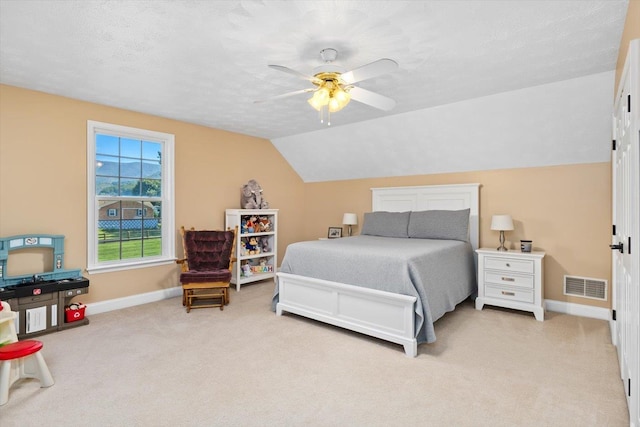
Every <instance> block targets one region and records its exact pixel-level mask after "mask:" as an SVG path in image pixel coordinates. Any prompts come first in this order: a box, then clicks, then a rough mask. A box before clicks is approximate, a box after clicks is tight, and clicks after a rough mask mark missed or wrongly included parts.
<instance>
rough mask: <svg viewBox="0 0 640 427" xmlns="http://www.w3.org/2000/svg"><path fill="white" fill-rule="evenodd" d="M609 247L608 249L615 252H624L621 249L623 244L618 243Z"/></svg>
mask: <svg viewBox="0 0 640 427" xmlns="http://www.w3.org/2000/svg"><path fill="white" fill-rule="evenodd" d="M609 247H610V248H611V249H612V250H615V249H617V250H619V251H620V253H623V252H624V249H623V247H624V243H618V244H617V245H609Z"/></svg>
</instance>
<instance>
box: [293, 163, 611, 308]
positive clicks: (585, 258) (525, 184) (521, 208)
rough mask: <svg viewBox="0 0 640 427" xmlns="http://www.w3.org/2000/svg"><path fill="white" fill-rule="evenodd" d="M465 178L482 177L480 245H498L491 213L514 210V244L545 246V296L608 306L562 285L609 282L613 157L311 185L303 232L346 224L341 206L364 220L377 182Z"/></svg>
mask: <svg viewBox="0 0 640 427" xmlns="http://www.w3.org/2000/svg"><path fill="white" fill-rule="evenodd" d="M462 183H480V184H481V188H480V245H481V246H486V247H498V245H499V241H498V238H499V235H498V232H497V231H491V230H490V224H491V216H492V215H493V214H501V213H507V214H511V215H512V216H513V219H514V225H515V230H514V231H512V232H507V233H506V238H507V243H508V244H509V245H510V247H511V248H517V249H519V247H520V246H519V245H520V243H519V241H520V239H531V240H533V243H534V246H535V248H536V249H538V250H543V251H545V252H546V253H547V255H546V258H545V268H546V271H545V298H547V299H552V300H556V301H567V302H575V303H579V304H587V305H594V306H599V307H609V301H610V298H609V301H606V302H600V301H594V300H588V299H584V298H575V297H567V296H565V295H563V292H562V281H563V276H564V275H565V274H570V275H577V276H584V277H592V278H600V279H605V280H608V281H610V270H611V250H610V249H609V246H608V245H609V243H610V232H611V225H610V211H611V208H610V195H611V174H610V164H609V163H596V164H583V165H572V166H556V167H540V168H522V169H509V170H496V171H481V172H470V173H452V174H438V175H423V176H407V177H398V178H385V179H363V180H353V181H339V182H325V183H313V184H306V190H305V211H304V212H305V213H304V217H305V221H306V223H307V224H308V226H307V228H306V230H305V233H304V235H303V237H304V239H315V238H318V237H321V236H326V234H327V228H328V227H329V226H341V222H342V214H343V213H344V212H355V213H357V214H358V222H359V223H361V222H362V216H363V213H364V212H369V211H370V210H371V191H370V189H371V188H372V187H393V186H404V185H437V184H462ZM359 229H360V227H359V226H358V227H357V228H355V229H354V234H357V233H358V231H359ZM345 232H346V230H345Z"/></svg>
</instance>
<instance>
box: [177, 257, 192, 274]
mask: <svg viewBox="0 0 640 427" xmlns="http://www.w3.org/2000/svg"><path fill="white" fill-rule="evenodd" d="M176 264H180V267H181V270H182V272H183V273H185V272H187V271H189V263H188V262H187V259H186V258H182V259H177V260H176Z"/></svg>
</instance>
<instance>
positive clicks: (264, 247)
mask: <svg viewBox="0 0 640 427" xmlns="http://www.w3.org/2000/svg"><path fill="white" fill-rule="evenodd" d="M260 250H261V251H262V253H263V254H268V253H269V252H271V246H270V245H269V238H268V237H263V238H262V239H260Z"/></svg>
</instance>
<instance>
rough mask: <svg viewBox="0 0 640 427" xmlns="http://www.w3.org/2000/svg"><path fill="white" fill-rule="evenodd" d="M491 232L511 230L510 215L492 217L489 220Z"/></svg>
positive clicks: (511, 221)
mask: <svg viewBox="0 0 640 427" xmlns="http://www.w3.org/2000/svg"><path fill="white" fill-rule="evenodd" d="M491 229H492V230H503V231H506V230H513V220H512V219H511V215H494V216H493V217H492V218H491Z"/></svg>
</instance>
